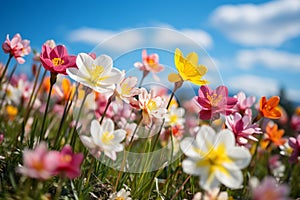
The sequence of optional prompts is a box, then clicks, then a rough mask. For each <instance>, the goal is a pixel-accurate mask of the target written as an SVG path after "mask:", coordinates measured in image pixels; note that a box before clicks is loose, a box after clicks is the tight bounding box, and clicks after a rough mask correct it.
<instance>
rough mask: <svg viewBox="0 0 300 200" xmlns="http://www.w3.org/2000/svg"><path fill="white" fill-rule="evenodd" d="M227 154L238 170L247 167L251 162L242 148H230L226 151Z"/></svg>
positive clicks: (248, 154)
mask: <svg viewBox="0 0 300 200" xmlns="http://www.w3.org/2000/svg"><path fill="white" fill-rule="evenodd" d="M227 154H228V156H229V157H230V158H231V159H232V160H233V162H234V164H235V165H236V166H237V167H239V168H240V169H243V168H245V167H247V166H248V165H249V163H250V161H251V154H250V152H249V150H248V149H246V148H244V147H232V148H230V149H228V151H227Z"/></svg>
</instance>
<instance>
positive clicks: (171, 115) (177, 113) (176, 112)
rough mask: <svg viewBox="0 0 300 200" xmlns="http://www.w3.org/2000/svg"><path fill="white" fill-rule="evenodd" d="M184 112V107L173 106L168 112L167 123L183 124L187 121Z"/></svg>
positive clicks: (170, 124) (172, 124)
mask: <svg viewBox="0 0 300 200" xmlns="http://www.w3.org/2000/svg"><path fill="white" fill-rule="evenodd" d="M184 113H185V112H184V109H183V108H176V107H174V106H172V107H171V108H170V110H169V111H168V112H167V114H166V125H167V126H175V125H183V123H184V122H185V119H184Z"/></svg>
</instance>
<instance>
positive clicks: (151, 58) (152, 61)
mask: <svg viewBox="0 0 300 200" xmlns="http://www.w3.org/2000/svg"><path fill="white" fill-rule="evenodd" d="M142 60H143V61H142V63H141V62H136V63H134V66H135V67H136V68H138V69H140V70H141V71H148V72H154V73H157V72H160V71H162V70H163V69H164V66H163V65H160V64H159V56H158V55H157V54H156V53H154V54H150V55H147V51H146V50H145V49H144V50H143V51H142Z"/></svg>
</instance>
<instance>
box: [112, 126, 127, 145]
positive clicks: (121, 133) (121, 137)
mask: <svg viewBox="0 0 300 200" xmlns="http://www.w3.org/2000/svg"><path fill="white" fill-rule="evenodd" d="M114 136H115V137H114V139H113V142H114V143H116V142H121V141H122V140H124V139H125V137H126V131H124V130H122V129H118V130H115V132H114Z"/></svg>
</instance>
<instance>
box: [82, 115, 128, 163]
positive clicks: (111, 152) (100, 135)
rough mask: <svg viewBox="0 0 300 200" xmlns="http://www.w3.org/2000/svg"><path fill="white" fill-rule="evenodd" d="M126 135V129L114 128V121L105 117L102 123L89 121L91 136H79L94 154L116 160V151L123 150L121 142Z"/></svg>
mask: <svg viewBox="0 0 300 200" xmlns="http://www.w3.org/2000/svg"><path fill="white" fill-rule="evenodd" d="M125 136H126V131H124V130H122V129H118V130H114V123H113V121H112V120H111V119H106V120H105V121H104V122H103V124H102V125H100V124H99V122H98V121H97V120H93V121H92V123H91V136H90V137H88V136H84V135H82V136H81V140H82V142H83V144H84V145H85V146H87V147H88V148H89V149H90V150H91V151H92V153H93V154H94V155H96V156H97V155H99V154H100V153H101V152H102V151H103V152H104V154H105V155H106V156H107V157H109V158H111V159H112V160H116V158H117V155H116V152H120V151H123V149H124V145H123V144H121V142H122V141H123V140H124V138H125Z"/></svg>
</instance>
